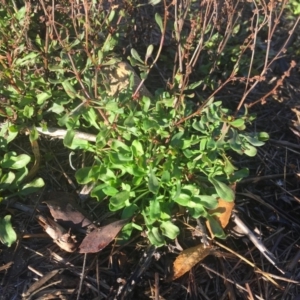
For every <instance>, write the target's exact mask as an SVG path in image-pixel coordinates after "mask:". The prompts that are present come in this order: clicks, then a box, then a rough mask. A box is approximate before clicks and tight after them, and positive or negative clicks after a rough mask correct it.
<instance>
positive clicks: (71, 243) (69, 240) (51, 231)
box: [36, 215, 77, 252]
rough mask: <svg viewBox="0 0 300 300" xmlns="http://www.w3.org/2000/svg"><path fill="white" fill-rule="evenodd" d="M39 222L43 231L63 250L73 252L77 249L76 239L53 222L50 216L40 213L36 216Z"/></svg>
mask: <svg viewBox="0 0 300 300" xmlns="http://www.w3.org/2000/svg"><path fill="white" fill-rule="evenodd" d="M36 217H37V219H38V222H39V224H40V225H41V226H42V227H43V228H44V230H45V232H46V233H48V235H49V236H50V237H51V238H52V239H53V241H54V242H55V243H56V244H57V245H58V246H59V247H60V248H61V249H63V250H65V251H67V252H74V251H75V250H76V249H77V241H76V240H75V237H74V236H72V235H71V234H70V232H68V231H67V230H66V229H65V228H63V227H62V226H60V225H59V224H57V223H56V222H54V221H53V220H52V219H50V218H45V217H43V216H41V215H37V216H36Z"/></svg>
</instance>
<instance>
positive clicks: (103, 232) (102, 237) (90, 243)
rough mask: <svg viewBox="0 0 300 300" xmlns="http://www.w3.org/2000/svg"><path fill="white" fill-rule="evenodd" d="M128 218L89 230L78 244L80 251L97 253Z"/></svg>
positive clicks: (114, 235)
mask: <svg viewBox="0 0 300 300" xmlns="http://www.w3.org/2000/svg"><path fill="white" fill-rule="evenodd" d="M127 223H128V219H125V220H119V221H116V222H113V223H110V224H108V225H106V226H103V227H100V228H96V229H94V230H93V231H92V232H90V233H89V234H88V235H87V236H86V237H85V238H84V239H83V241H82V243H81V244H80V246H79V249H80V250H79V252H80V253H97V252H99V251H101V250H102V249H103V248H105V247H106V246H107V245H108V244H109V243H110V242H111V241H112V240H113V239H114V238H115V237H116V235H117V234H118V233H119V231H120V230H121V229H122V228H123V226H124V225H125V224H127Z"/></svg>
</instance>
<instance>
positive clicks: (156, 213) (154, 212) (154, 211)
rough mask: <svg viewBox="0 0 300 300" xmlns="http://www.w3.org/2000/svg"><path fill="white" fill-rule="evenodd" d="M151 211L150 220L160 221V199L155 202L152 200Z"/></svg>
mask: <svg viewBox="0 0 300 300" xmlns="http://www.w3.org/2000/svg"><path fill="white" fill-rule="evenodd" d="M149 210H150V219H151V220H158V219H159V217H160V203H159V199H157V198H156V199H154V200H150V205H149Z"/></svg>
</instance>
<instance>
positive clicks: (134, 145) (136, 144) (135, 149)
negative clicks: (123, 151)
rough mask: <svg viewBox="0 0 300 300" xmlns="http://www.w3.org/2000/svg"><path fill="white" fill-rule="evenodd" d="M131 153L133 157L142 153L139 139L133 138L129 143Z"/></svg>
mask: <svg viewBox="0 0 300 300" xmlns="http://www.w3.org/2000/svg"><path fill="white" fill-rule="evenodd" d="M131 149H132V153H133V155H134V156H135V157H139V156H142V155H144V149H143V145H142V143H141V142H140V141H139V140H134V141H133V142H132V145H131Z"/></svg>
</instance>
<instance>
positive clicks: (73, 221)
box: [44, 193, 92, 229]
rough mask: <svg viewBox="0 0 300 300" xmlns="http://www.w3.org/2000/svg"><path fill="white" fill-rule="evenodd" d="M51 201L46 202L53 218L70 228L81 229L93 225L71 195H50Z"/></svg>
mask: <svg viewBox="0 0 300 300" xmlns="http://www.w3.org/2000/svg"><path fill="white" fill-rule="evenodd" d="M49 196H50V197H49ZM48 198H49V200H44V203H46V204H47V206H48V208H49V210H50V213H51V215H52V217H53V218H54V219H55V220H57V221H58V222H61V223H62V224H63V225H64V226H66V227H69V228H75V229H79V228H82V227H86V226H89V225H92V221H91V220H90V219H89V217H88V214H87V213H86V212H85V211H84V210H83V209H82V208H81V207H80V206H79V205H78V204H77V203H76V201H75V199H74V197H73V196H72V195H71V194H69V193H57V195H56V196H55V194H54V193H51V195H48Z"/></svg>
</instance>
